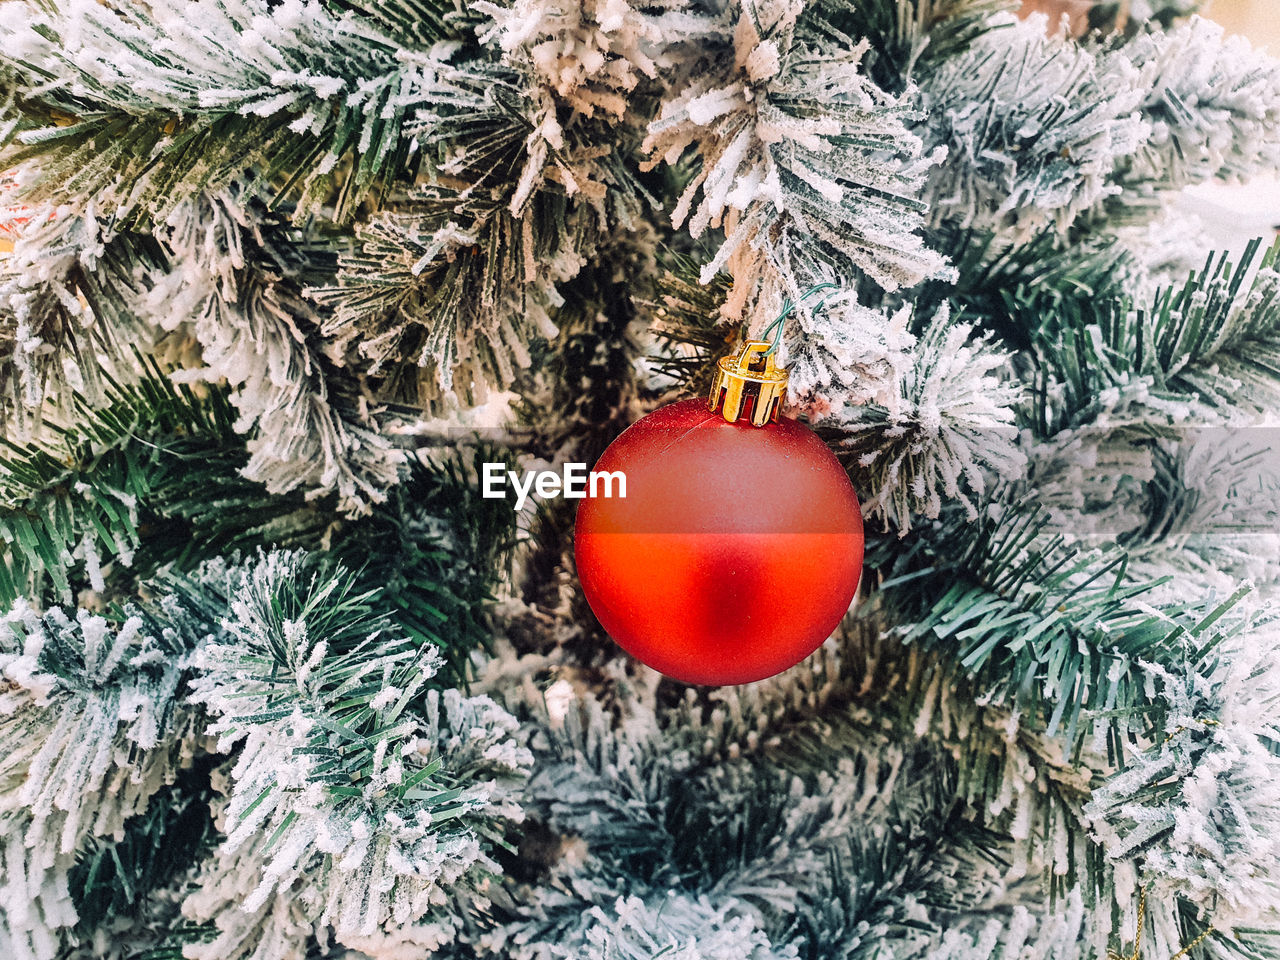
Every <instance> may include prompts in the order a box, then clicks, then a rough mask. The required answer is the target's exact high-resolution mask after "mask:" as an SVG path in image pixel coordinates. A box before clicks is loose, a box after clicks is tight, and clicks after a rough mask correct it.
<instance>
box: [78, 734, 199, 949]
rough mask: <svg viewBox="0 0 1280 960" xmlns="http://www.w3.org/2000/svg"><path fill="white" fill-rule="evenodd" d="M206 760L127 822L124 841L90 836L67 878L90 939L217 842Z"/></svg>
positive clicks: (131, 912) (81, 924)
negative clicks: (98, 930)
mask: <svg viewBox="0 0 1280 960" xmlns="http://www.w3.org/2000/svg"><path fill="white" fill-rule="evenodd" d="M213 762H214V758H212V757H210V758H204V759H202V760H201V761H198V762H197V763H196V764H195V765H194V766H192V767H190V768H188V769H186V770H183V771H182V772H181V773H179V774H178V777H177V780H176V781H175V782H174V783H173V784H172V785H170V786H167V787H163V788H161V789H160V790H158V791H157V792H156V793H155V794H154V795H153V796H152V797H151V800H150V803H149V804H148V806H147V808H146V810H144V811H143V812H141V813H139V814H137V815H136V816H134V817H131V818H130V819H128V820H126V821H125V823H124V826H123V828H122V835H121V836H120V837H109V838H108V837H103V838H91V839H90V840H89V841H88V842H87V843H86V844H85V845H84V847H82V848H81V849H80V851H79V852H78V853H77V856H76V864H75V866H74V867H73V868H72V869H71V871H70V872H69V874H68V876H67V886H68V888H69V889H70V891H71V897H72V900H73V902H74V903H75V909H76V914H77V916H78V917H79V920H78V922H77V924H76V931H77V933H78V934H79V935H80V936H81V937H85V938H87V937H91V936H92V935H93V933H94V931H95V930H97V929H99V928H102V927H106V926H108V925H109V923H110V922H111V921H112V920H113V919H116V918H121V917H129V916H131V915H134V916H136V915H137V914H138V913H139V912H141V910H142V908H143V905H144V903H145V902H146V901H147V900H148V898H149V897H150V896H152V895H153V894H154V893H155V892H156V891H159V890H162V889H163V888H164V887H166V886H167V885H168V884H169V883H171V882H172V881H174V880H177V879H179V878H180V877H181V876H182V875H183V874H184V873H185V872H186V871H188V870H190V869H191V864H192V863H193V862H196V861H198V860H200V859H201V858H202V857H203V856H204V855H205V854H206V853H207V852H208V851H209V850H210V849H211V848H212V845H213V842H214V837H215V830H214V827H213V817H212V812H211V811H210V809H209V805H210V801H211V800H212V796H213V794H212V791H211V789H210V786H209V772H210V768H211V767H212V765H213Z"/></svg>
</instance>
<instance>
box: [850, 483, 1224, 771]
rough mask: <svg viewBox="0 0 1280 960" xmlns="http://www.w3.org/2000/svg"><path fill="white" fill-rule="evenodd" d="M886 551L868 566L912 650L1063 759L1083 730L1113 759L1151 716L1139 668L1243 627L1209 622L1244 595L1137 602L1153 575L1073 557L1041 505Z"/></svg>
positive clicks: (1154, 719)
mask: <svg viewBox="0 0 1280 960" xmlns="http://www.w3.org/2000/svg"><path fill="white" fill-rule="evenodd" d="M1002 514H1003V516H1001V515H1002ZM890 556H891V557H892V559H882V557H884V554H873V555H872V559H871V560H870V561H869V562H871V563H872V564H873V565H874V566H875V567H876V568H877V569H879V570H880V571H881V574H882V576H884V577H885V581H884V583H882V584H881V591H882V592H883V593H884V594H885V597H886V599H887V600H888V601H889V602H890V603H891V604H892V605H893V608H894V609H895V610H896V611H897V613H898V615H899V616H900V617H901V619H902V622H903V623H905V624H909V625H910V626H908V627H907V628H906V630H905V634H904V635H905V637H906V639H907V640H908V641H909V642H912V643H921V644H923V645H924V646H925V647H927V648H929V649H937V650H942V651H948V652H949V653H950V655H952V656H954V657H955V658H956V661H957V663H959V664H960V665H961V666H962V667H963V668H964V670H965V671H966V672H967V673H969V674H970V675H971V676H972V677H973V678H974V680H975V682H976V683H977V685H978V687H979V689H980V690H982V691H984V693H983V694H982V696H983V697H984V698H985V699H986V700H988V701H989V702H991V703H995V704H1000V705H1003V706H1004V707H1006V708H1007V709H1010V710H1013V711H1015V712H1016V713H1018V714H1020V715H1022V716H1023V717H1024V718H1025V720H1024V722H1028V723H1031V724H1032V725H1033V727H1034V729H1035V730H1036V731H1043V733H1044V734H1045V735H1046V736H1047V737H1050V738H1057V739H1059V740H1060V742H1061V743H1062V744H1063V749H1064V753H1065V754H1067V755H1073V754H1074V753H1075V752H1076V751H1077V750H1078V749H1080V747H1081V746H1082V745H1083V744H1084V742H1085V740H1086V738H1088V737H1089V736H1092V739H1093V742H1094V744H1095V745H1096V746H1097V747H1098V748H1099V749H1100V748H1101V747H1102V746H1103V745H1104V744H1105V746H1106V748H1107V750H1108V752H1109V756H1110V757H1111V759H1112V761H1113V762H1116V761H1117V760H1118V759H1119V758H1121V757H1123V756H1124V755H1125V753H1126V749H1127V747H1126V741H1128V740H1132V739H1134V738H1136V737H1139V736H1147V735H1149V734H1150V730H1151V729H1152V726H1151V725H1152V724H1155V723H1158V722H1159V715H1158V713H1152V710H1151V708H1150V706H1149V704H1148V703H1147V698H1146V697H1145V695H1144V693H1143V690H1142V680H1141V677H1140V675H1139V673H1138V663H1139V662H1140V661H1144V662H1148V663H1157V664H1169V663H1175V662H1181V661H1182V660H1183V659H1184V658H1185V657H1187V656H1191V655H1193V654H1198V655H1203V654H1204V652H1205V651H1207V650H1208V649H1211V648H1212V646H1213V645H1215V644H1217V643H1220V642H1222V641H1223V639H1224V638H1226V637H1230V636H1231V635H1232V634H1233V633H1234V632H1236V631H1238V630H1239V629H1241V624H1240V623H1239V622H1236V621H1230V620H1228V621H1223V622H1222V623H1220V624H1218V621H1219V620H1220V619H1221V618H1222V616H1223V614H1224V613H1225V612H1227V611H1228V610H1230V609H1231V608H1232V607H1233V606H1234V605H1236V604H1237V603H1238V602H1239V601H1240V599H1241V597H1242V596H1243V595H1244V594H1245V593H1247V592H1248V591H1247V590H1241V591H1238V592H1237V593H1236V594H1234V595H1233V596H1232V597H1230V598H1228V599H1227V600H1226V601H1222V602H1218V601H1216V600H1212V599H1210V600H1206V601H1192V602H1187V603H1181V604H1174V605H1169V606H1166V607H1164V608H1156V607H1154V606H1152V605H1150V604H1148V603H1147V602H1145V601H1144V596H1145V595H1147V594H1149V593H1150V592H1151V591H1152V590H1153V589H1154V588H1155V587H1157V586H1159V585H1160V581H1156V582H1154V583H1143V584H1133V583H1131V582H1129V581H1128V580H1127V578H1126V565H1127V557H1126V556H1125V555H1124V554H1123V553H1120V552H1118V551H1114V552H1103V553H1101V554H1089V553H1080V552H1077V551H1075V550H1072V549H1071V548H1068V547H1067V546H1066V545H1065V542H1064V539H1063V537H1062V535H1061V534H1058V535H1056V536H1054V535H1049V534H1048V533H1047V519H1046V518H1045V517H1044V516H1043V514H1042V513H1041V511H1040V510H1039V508H1038V507H1036V506H1034V505H1030V504H1023V503H1016V502H1015V503H1007V504H1005V505H1004V506H1003V507H1001V508H994V507H988V508H987V509H986V510H985V511H984V512H983V515H982V516H981V517H980V518H979V519H978V521H977V522H972V523H967V524H961V523H954V522H953V523H948V524H945V525H944V526H943V527H942V528H941V529H938V530H935V531H933V535H932V537H931V538H929V540H928V541H926V540H925V539H924V538H920V539H919V540H917V541H915V542H914V543H913V544H912V545H910V546H908V547H907V548H906V549H903V550H900V551H897V552H894V553H891V554H890ZM1215 624H1218V626H1216V627H1215V626H1214V625H1215Z"/></svg>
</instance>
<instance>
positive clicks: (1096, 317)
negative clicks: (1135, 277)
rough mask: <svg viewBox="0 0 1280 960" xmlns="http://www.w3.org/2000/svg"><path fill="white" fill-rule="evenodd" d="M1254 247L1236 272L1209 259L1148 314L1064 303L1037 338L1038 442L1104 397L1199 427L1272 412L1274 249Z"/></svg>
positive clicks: (1087, 413)
mask: <svg viewBox="0 0 1280 960" xmlns="http://www.w3.org/2000/svg"><path fill="white" fill-rule="evenodd" d="M1260 249H1261V241H1260V240H1255V241H1254V242H1253V243H1251V244H1250V245H1249V247H1248V248H1247V249H1246V251H1245V254H1244V256H1243V258H1242V260H1241V262H1240V264H1239V265H1238V266H1235V267H1233V266H1232V264H1231V263H1230V261H1229V260H1228V259H1227V256H1226V255H1225V254H1223V255H1220V256H1217V257H1214V256H1213V255H1210V257H1209V258H1208V259H1207V260H1206V263H1205V266H1204V268H1203V269H1202V270H1200V271H1199V272H1197V273H1194V274H1192V275H1191V276H1190V277H1188V279H1187V281H1186V282H1185V283H1184V284H1183V285H1182V286H1180V287H1170V288H1167V289H1165V290H1162V291H1160V292H1159V293H1158V294H1157V295H1156V297H1155V299H1154V301H1153V302H1152V303H1151V304H1150V305H1148V306H1144V305H1140V304H1133V303H1132V302H1131V301H1130V300H1128V299H1121V300H1110V301H1103V302H1101V303H1093V304H1089V303H1088V302H1087V301H1086V302H1078V303H1071V304H1064V307H1065V309H1063V310H1062V311H1061V312H1060V313H1059V314H1058V315H1056V316H1054V317H1052V322H1050V323H1048V324H1046V325H1045V326H1044V327H1043V328H1042V329H1041V331H1039V333H1038V334H1037V337H1036V353H1037V356H1038V361H1039V363H1040V365H1041V373H1040V376H1041V385H1040V386H1039V387H1038V391H1037V396H1036V399H1035V404H1034V407H1033V411H1034V418H1035V422H1036V425H1037V427H1038V429H1039V431H1040V432H1041V434H1042V435H1051V434H1052V433H1055V432H1057V431H1058V430H1062V429H1065V428H1066V427H1068V426H1073V425H1080V424H1085V423H1088V422H1089V421H1090V420H1091V419H1093V417H1094V416H1096V415H1097V414H1098V413H1099V412H1100V411H1101V409H1102V406H1101V405H1102V404H1103V403H1106V402H1110V403H1111V404H1113V405H1114V404H1115V399H1114V398H1113V399H1112V400H1110V401H1107V399H1106V398H1107V395H1108V392H1111V393H1114V392H1116V391H1119V392H1120V393H1119V396H1120V397H1121V398H1123V397H1124V396H1125V393H1126V391H1127V392H1129V393H1132V394H1134V395H1135V396H1136V397H1137V400H1138V402H1139V403H1140V404H1145V405H1148V406H1150V407H1154V408H1155V409H1156V410H1157V411H1160V410H1163V411H1168V412H1170V413H1172V412H1174V411H1185V410H1186V409H1187V407H1188V406H1190V408H1191V409H1192V410H1194V411H1196V413H1197V414H1198V418H1199V419H1200V420H1201V421H1208V422H1212V420H1213V419H1215V418H1228V419H1229V418H1231V417H1233V416H1239V415H1241V414H1245V415H1252V414H1256V413H1260V412H1263V411H1265V410H1268V409H1270V408H1272V407H1273V406H1274V404H1275V402H1276V400H1277V399H1280V384H1278V383H1277V373H1278V372H1280V340H1277V336H1278V327H1277V323H1280V274H1278V273H1277V272H1276V269H1275V266H1276V262H1277V258H1278V257H1280V244H1277V245H1274V246H1272V248H1271V249H1270V250H1267V251H1265V252H1264V253H1263V254H1262V256H1261V257H1259V256H1258V253H1259V250H1260ZM1179 417H1180V418H1185V413H1180V414H1179ZM1112 422H1113V423H1114V422H1115V418H1114V415H1113V417H1112Z"/></svg>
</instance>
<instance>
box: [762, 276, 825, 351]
mask: <svg viewBox="0 0 1280 960" xmlns="http://www.w3.org/2000/svg"><path fill="white" fill-rule="evenodd" d="M839 287H840V285H839V284H838V283H831V282H830V281H828V282H826V283H819V284H815V285H814V286H812V287H810V288H809V289H808V290H806V291H805V292H804V293H802V294H800V297H799V299H797V300H796V301H795V302H794V303H793V302H792V301H791V300H790V299H784V300H783V301H782V312H781V313H780V314H778V317H777V319H776V320H774V321H773V322H772V323H770V324H769V325H768V326H767V327H765V328H764V330H762V331H761V332H760V339H761V340H768V339H770V336H769V335H770V334H773V338H772V339H773V343H772V345H771V346H770V347H769V349H768V350H766V351H765V354H764V355H765V356H766V357H770V356H773V354H775V353H777V352H778V346H779V345H780V344H781V343H782V330H783V324H784V323H785V321H786V319H787V317H789V316H791V314H792V313H794V312H795V309H796V307H797V306H799V305H800V304H802V303H804V302H805V301H806V300H808V299H809V298H810V297H811V296H813V295H814V294H815V293H818V292H819V291H820V290H837V289H839ZM826 302H827V298H826V297H823V298H822V299H821V300H819V301H818V305H817V307H815V308H814V310H815V312H816V311H818V310H821V309H822V308H823V306H824V305H825V304H826ZM775 331H776V332H775Z"/></svg>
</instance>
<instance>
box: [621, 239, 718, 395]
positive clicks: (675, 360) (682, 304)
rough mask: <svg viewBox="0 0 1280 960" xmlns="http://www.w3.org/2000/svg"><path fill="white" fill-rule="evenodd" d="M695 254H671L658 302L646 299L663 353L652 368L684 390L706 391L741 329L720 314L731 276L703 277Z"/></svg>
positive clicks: (651, 360)
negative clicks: (720, 361)
mask: <svg viewBox="0 0 1280 960" xmlns="http://www.w3.org/2000/svg"><path fill="white" fill-rule="evenodd" d="M699 266H700V265H699V263H698V260H697V258H695V257H692V256H689V255H685V254H673V255H672V256H671V258H670V264H669V265H668V267H667V268H666V269H665V270H664V271H663V272H662V275H661V276H660V277H659V278H658V284H657V290H656V294H655V298H654V301H653V302H652V303H646V304H644V307H645V309H646V311H647V312H648V313H649V314H650V315H651V316H652V317H653V320H652V323H651V325H650V329H651V330H652V331H653V333H655V334H656V335H657V337H658V339H659V342H660V343H661V348H660V349H661V352H659V353H657V355H655V356H652V357H650V358H649V359H648V363H649V365H650V366H651V367H652V368H653V370H654V371H655V372H656V373H658V374H660V375H661V376H663V377H666V378H668V379H669V380H672V381H674V382H675V384H676V386H675V389H676V390H679V391H680V392H681V393H686V394H693V395H702V394H705V393H707V392H708V391H709V390H710V389H711V379H712V377H713V376H714V374H715V368H716V362H717V361H718V360H719V359H720V358H721V357H724V356H728V354H729V353H731V352H732V350H733V347H734V344H735V343H736V342H737V340H738V337H739V336H740V334H741V331H740V330H738V329H737V328H736V327H734V326H732V325H731V324H729V323H728V322H727V321H726V320H725V319H724V318H723V317H722V316H721V307H723V306H724V303H725V301H726V299H727V298H728V296H729V285H730V280H729V277H728V276H727V275H726V274H724V273H718V274H716V276H715V277H714V278H713V279H712V280H711V282H710V283H707V284H704V283H702V282H701V280H700V279H699Z"/></svg>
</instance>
